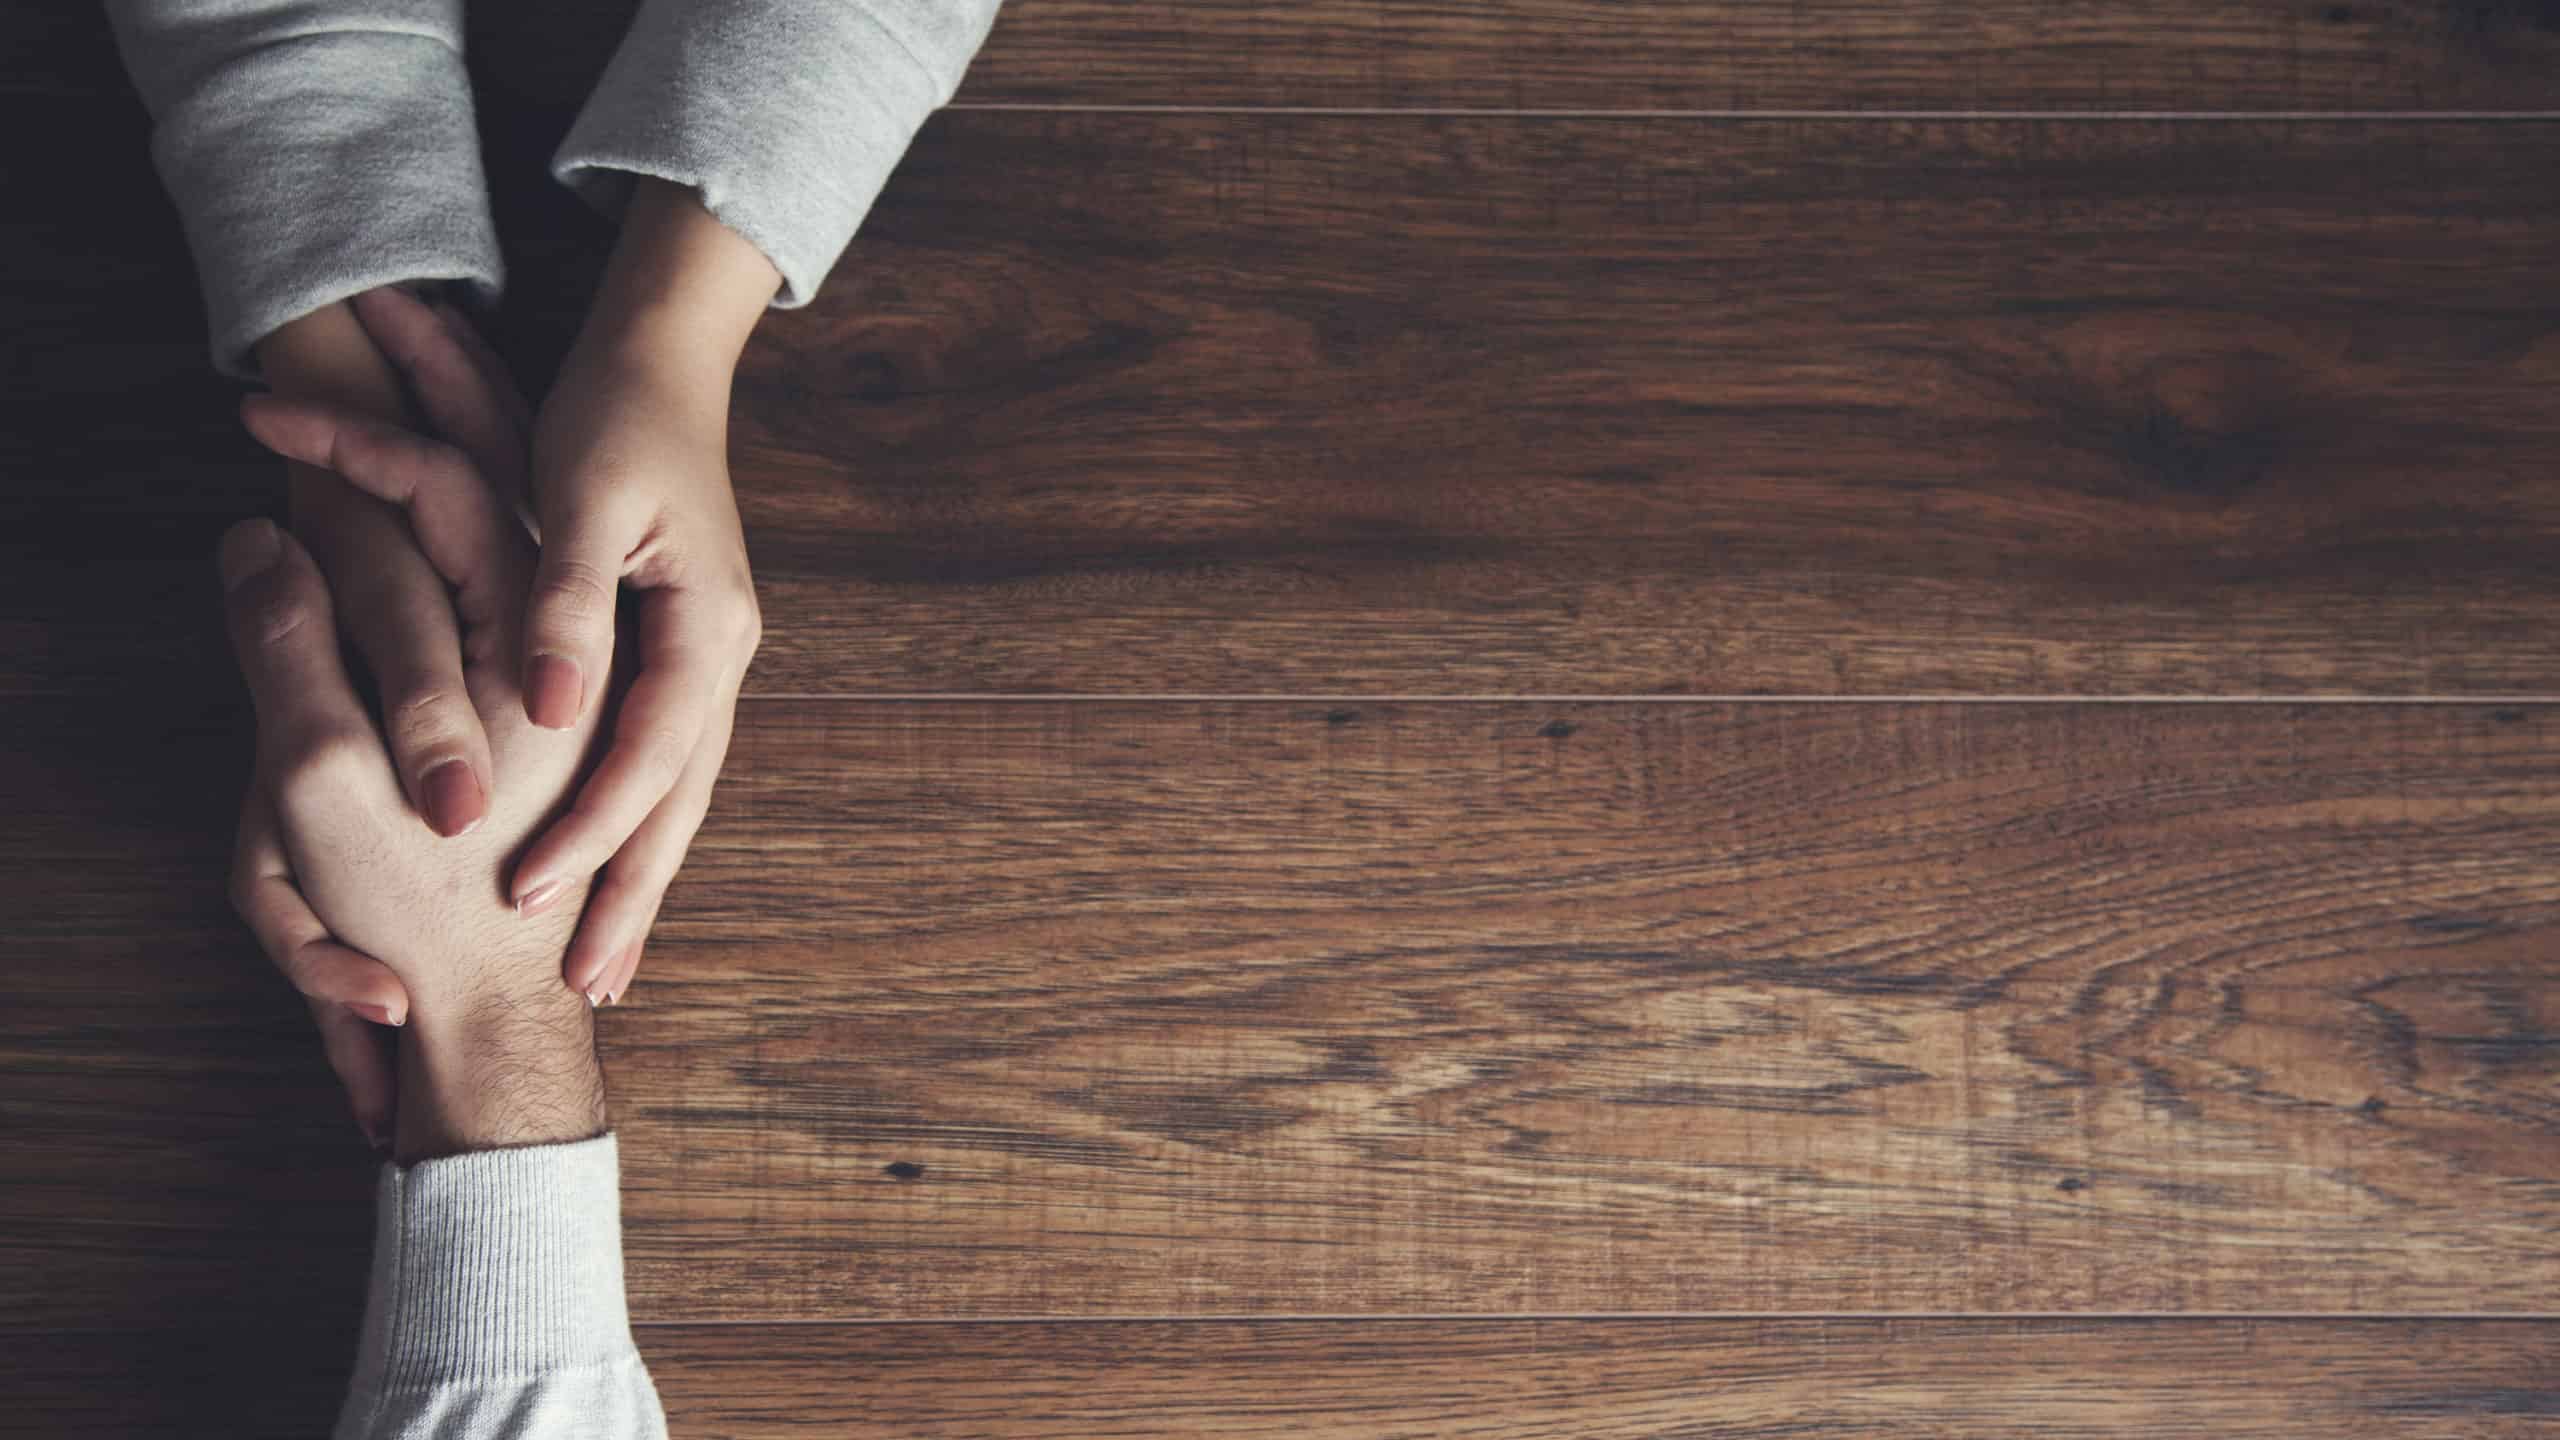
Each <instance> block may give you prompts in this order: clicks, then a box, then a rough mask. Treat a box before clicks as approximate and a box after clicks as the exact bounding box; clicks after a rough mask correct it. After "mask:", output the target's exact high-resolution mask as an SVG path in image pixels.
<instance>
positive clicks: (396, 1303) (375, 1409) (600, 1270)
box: [336, 1135, 667, 1440]
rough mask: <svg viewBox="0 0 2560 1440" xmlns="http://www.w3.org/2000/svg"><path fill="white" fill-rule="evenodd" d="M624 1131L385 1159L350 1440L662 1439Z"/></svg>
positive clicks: (347, 1429) (347, 1431) (346, 1429)
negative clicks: (630, 1265)
mask: <svg viewBox="0 0 2560 1440" xmlns="http://www.w3.org/2000/svg"><path fill="white" fill-rule="evenodd" d="M666 1433H667V1420H666V1415H665V1413H664V1412H663V1411H661V1410H660V1408H659V1405H658V1392H657V1390H656V1389H655V1388H654V1387H653V1386H651V1385H650V1383H649V1372H648V1371H647V1370H646V1369H645V1368H643V1366H642V1365H641V1363H640V1352H639V1351H638V1350H637V1349H636V1348H635V1347H634V1346H633V1345H632V1343H631V1319H630V1315H629V1312H628V1311H627V1310H626V1309H625V1307H624V1302H623V1294H622V1212H621V1183H620V1176H619V1172H618V1167H617V1165H616V1158H615V1148H614V1140H613V1137H612V1136H610V1135H606V1136H602V1137H600V1138H597V1139H594V1140H582V1141H578V1142H576V1143H574V1144H568V1145H532V1146H526V1147H524V1148H522V1149H516V1150H487V1151H481V1152H478V1153H475V1154H469V1155H455V1156H452V1157H449V1158H447V1159H442V1160H427V1161H422V1162H420V1163H419V1164H416V1165H412V1166H409V1167H408V1168H406V1169H402V1168H401V1167H399V1166H396V1165H386V1166H384V1167H383V1169H382V1179H381V1184H380V1187H379V1188H378V1189H377V1191H376V1192H375V1199H374V1230H373V1280H372V1287H371V1291H370V1293H369V1294H368V1296H367V1298H366V1300H365V1314H364V1331H363V1336H362V1339H361V1340H360V1341H359V1342H358V1347H357V1355H356V1373H355V1383H354V1384H353V1385H352V1386H350V1387H349V1389H348V1391H347V1403H346V1407H345V1409H344V1410H342V1411H341V1412H340V1413H339V1416H338V1428H337V1431H336V1440H501V1437H504V1440H660V1437H663V1436H665V1434H666Z"/></svg>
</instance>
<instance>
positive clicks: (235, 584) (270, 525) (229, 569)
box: [214, 520, 284, 590]
mask: <svg viewBox="0 0 2560 1440" xmlns="http://www.w3.org/2000/svg"><path fill="white" fill-rule="evenodd" d="M283 553H284V542H283V540H281V539H280V538H278V534H277V531H276V522H274V521H273V520H252V521H250V522H249V523H248V524H246V525H237V526H234V527H232V530H231V533H230V534H228V535H225V536H223V537H222V549H221V550H220V551H219V552H217V553H216V557H215V560H214V566H215V568H216V569H218V570H220V571H221V572H222V588H223V589H225V590H237V589H239V588H240V585H241V582H242V581H245V580H247V579H248V578H249V577H250V576H252V575H262V574H264V573H266V571H267V568H268V567H269V566H272V565H273V564H275V563H276V557H277V556H278V555H281V554H283Z"/></svg>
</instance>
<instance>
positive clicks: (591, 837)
mask: <svg viewBox="0 0 2560 1440" xmlns="http://www.w3.org/2000/svg"><path fill="white" fill-rule="evenodd" d="M779 283H780V277H779V276H778V275H777V274H776V272H775V271H774V269H773V267H772V265H771V264H770V263H768V262H767V261H766V260H765V258H764V256H763V255H762V254H761V253H759V252H758V251H757V250H756V249H755V248H754V247H753V246H752V245H750V244H748V243H747V242H746V241H745V240H743V239H741V238H740V237H739V236H737V235H736V234H734V233H733V232H731V231H729V230H728V229H727V228H725V227H724V226H722V225H721V224H720V223H719V222H718V221H716V220H714V219H712V218H711V216H710V215H709V214H708V213H706V212H705V211H704V210H703V209H702V207H701V206H700V204H698V203H697V202H696V201H695V199H694V198H693V195H692V193H691V192H690V191H688V190H684V189H682V188H680V187H677V186H673V185H669V184H666V183H664V182H661V181H656V180H644V181H642V182H640V187H639V190H638V192H637V194H636V195H635V197H634V199H633V201H632V204H631V207H630V210H629V213H628V215H627V217H626V219H625V221H624V228H623V236H622V240H621V242H620V243H619V244H618V245H617V247H616V249H615V252H614V258H613V263H612V265H611V266H610V267H609V269H608V271H607V274H606V277H605V282H604V286H603V289H602V291H601V293H600V294H599V295H598V297H597V301H596V306H595V309H594V311H593V312H592V313H591V314H590V316H589V318H588V322H587V325H586V328H585V329H584V330H583V331H582V332H581V334H580V336H579V340H578V343H577V346H576V347H575V349H574V350H573V351H572V353H571V355H570V357H569V360H568V363H567V365H566V366H565V367H564V369H563V371H562V374H561V376H560V380H559V383H558V384H557V385H556V386H554V387H553V389H552V392H551V395H550V397H549V398H548V399H547V400H546V401H545V402H544V403H543V406H542V410H541V414H540V416H539V418H538V419H537V421H536V423H535V428H534V442H533V491H534V506H535V510H536V513H537V514H538V515H539V517H540V520H541V525H542V553H541V560H540V566H539V569H538V571H537V573H536V575H535V578H534V585H533V599H532V604H531V607H530V609H529V611H528V613H527V616H526V622H525V641H524V648H525V668H524V672H523V673H524V695H525V712H526V713H527V714H528V715H530V716H531V717H532V718H533V720H534V721H535V722H536V723H538V724H541V725H544V726H564V725H574V724H580V723H585V722H587V721H589V720H591V719H592V718H593V717H594V715H595V714H596V713H597V709H598V707H599V705H600V704H601V703H602V701H603V699H604V694H605V689H606V679H607V677H608V676H609V675H610V673H611V672H612V668H613V658H614V657H613V648H614V602H615V596H616V592H617V587H618V586H621V585H628V586H630V587H631V589H632V590H633V591H634V592H635V602H636V610H637V618H638V631H637V634H638V647H639V655H638V657H637V659H638V665H637V667H636V676H635V678H634V680H633V682H632V685H631V688H630V691H629V693H628V694H626V695H625V696H624V697H623V700H622V706H621V711H620V713H619V716H618V718H617V719H616V720H615V722H614V732H613V741H612V746H611V748H610V749H609V750H608V751H607V752H606V755H605V758H604V760H603V762H602V763H601V764H600V765H599V766H598V767H597V769H596V773H595V775H594V777H593V778H592V779H590V780H589V781H588V782H587V783H586V785H585V786H584V787H583V788H582V789H581V790H580V791H579V793H578V798H577V803H576V804H575V806H574V807H573V808H572V809H571V810H570V812H569V814H568V815H567V816H566V817H564V818H563V819H562V820H561V821H560V823H559V824H557V825H556V826H554V827H552V829H551V830H550V831H549V832H548V833H546V834H544V835H543V836H542V838H541V839H540V840H539V841H537V842H535V844H534V846H533V848H532V849H531V850H530V851H528V852H527V853H526V855H525V857H524V860H523V862H522V863H521V864H520V865H518V867H517V869H516V873H515V878H514V884H513V894H514V896H515V898H516V899H517V900H518V901H519V902H520V903H521V904H522V905H523V907H524V911H525V913H526V914H528V915H534V914H541V913H545V912H549V911H551V910H553V909H555V908H557V907H560V906H561V905H562V903H563V901H564V900H565V899H566V898H568V897H569V896H571V895H572V894H573V893H574V888H575V887H576V886H578V885H579V884H581V883H582V882H584V881H585V880H586V879H588V877H590V876H594V875H596V873H597V871H598V869H599V868H600V867H601V869H602V875H601V877H600V878H598V879H597V881H596V885H595V890H594V895H593V898H592V899H591V900H590V901H589V903H588V906H587V913H586V917H585V920H584V922H583V923H582V924H581V925H580V926H579V929H578V934H577V938H576V941H575V942H574V943H573V944H572V946H571V947H570V950H569V954H568V956H567V960H566V964H565V973H566V977H567V979H568V982H569V984H570V986H571V987H573V988H575V989H577V990H579V991H582V992H586V993H590V994H593V993H598V992H601V993H603V994H604V995H606V996H608V997H611V998H614V999H619V998H620V996H621V994H622V992H623V990H624V989H625V988H626V987H628V986H629V985H630V983H631V977H632V975H633V974H634V973H635V972H636V971H637V970H638V969H639V965H640V950H641V944H642V942H643V941H644V940H646V938H647V937H648V933H649V927H650V926H651V925H652V924H653V923H654V922H655V921H656V919H657V913H658V903H659V901H660V899H661V898H662V897H664V895H665V894H666V890H667V885H668V883H669V882H670V881H672V880H673V879H674V878H675V873H676V869H677V867H678V866H680V865H681V864H683V862H684V853H685V849H686V847H687V846H689V845H691V844H692V843H693V836H694V832H695V830H697V829H698V828H700V826H701V824H702V817H703V813H704V812H705V811H706V810H708V809H709V808H710V804H711V789H712V785H713V783H714V782H715V781H716V780H718V778H719V775H720V764H721V761H722V760H723V758H725V757H726V756H727V754H728V750H729V734H730V728H731V725H732V723H733V721H734V718H735V712H736V709H737V702H738V689H739V685H740V683H741V682H742V681H743V679H744V678H745V675H746V669H747V662H748V661H749V660H750V659H751V658H752V657H753V656H754V654H755V649H756V644H757V641H758V639H759V638H760V636H761V635H762V633H763V632H762V620H761V617H760V616H759V614H758V611H757V608H756V597H755V585H754V582H753V580H752V578H751V577H750V575H749V572H748V569H747V550H746V541H745V538H744V536H743V534H742V533H741V531H740V529H739V525H738V507H737V502H736V500H735V499H734V498H733V497H732V496H731V494H730V490H729V465H728V435H729V429H728V422H729V384H730V379H731V376H732V374H733V373H734V371H735V369H736V367H737V361H738V355H739V352H740V350H741V349H743V348H744V346H745V344H746V339H747V334H748V332H749V331H750V330H752V329H753V328H754V325H755V321H756V318H757V317H758V316H759V315H761V314H762V313H763V311H764V307H765V305H766V304H767V302H769V301H770V300H771V299H772V298H773V293H774V290H775V288H776V287H777V286H778V285H779Z"/></svg>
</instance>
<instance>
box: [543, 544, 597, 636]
mask: <svg viewBox="0 0 2560 1440" xmlns="http://www.w3.org/2000/svg"><path fill="white" fill-rule="evenodd" d="M615 584H616V581H615V577H613V576H611V575H608V574H606V573H605V572H604V570H603V569H602V568H600V567H598V566H595V565H590V564H588V563H587V562H586V561H583V560H555V561H553V562H552V563H551V564H550V565H548V566H545V567H544V568H543V572H542V578H541V580H540V582H539V583H538V584H537V585H536V586H535V587H534V596H533V598H534V604H535V606H536V607H537V608H538V609H540V610H541V611H543V612H544V613H545V614H546V615H547V616H548V618H549V619H551V620H552V621H554V622H556V623H561V624H568V625H583V624H584V623H585V622H588V621H591V620H595V619H598V618H600V617H603V616H607V615H610V614H612V613H613V592H614V586H615Z"/></svg>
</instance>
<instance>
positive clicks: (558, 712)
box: [524, 655, 587, 730]
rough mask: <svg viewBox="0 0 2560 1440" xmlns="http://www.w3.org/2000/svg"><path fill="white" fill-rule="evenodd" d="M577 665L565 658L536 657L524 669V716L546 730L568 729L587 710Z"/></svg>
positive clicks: (585, 694) (564, 656) (552, 656)
mask: <svg viewBox="0 0 2560 1440" xmlns="http://www.w3.org/2000/svg"><path fill="white" fill-rule="evenodd" d="M586 703H587V693H586V687H585V684H584V682H582V681H581V680H580V679H579V678H578V662H577V661H575V660H572V659H570V658H569V657H568V656H566V655H536V656H534V657H533V659H532V660H531V661H530V662H528V663H527V664H526V665H525V667H524V713H525V714H526V715H527V716H529V717H531V719H532V720H533V723H534V724H536V725H539V726H541V727H542V728H544V729H545V730H566V729H568V728H569V727H570V726H572V725H575V724H577V723H578V712H579V711H580V710H582V709H584V708H585V707H586Z"/></svg>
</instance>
